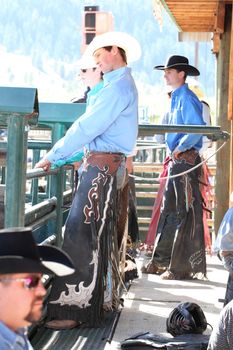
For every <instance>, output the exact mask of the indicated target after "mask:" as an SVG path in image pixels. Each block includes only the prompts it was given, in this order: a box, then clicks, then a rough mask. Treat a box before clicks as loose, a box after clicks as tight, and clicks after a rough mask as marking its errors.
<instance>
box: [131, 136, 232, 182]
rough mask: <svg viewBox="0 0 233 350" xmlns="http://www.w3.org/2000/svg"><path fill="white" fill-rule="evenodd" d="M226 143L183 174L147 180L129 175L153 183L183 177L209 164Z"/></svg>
mask: <svg viewBox="0 0 233 350" xmlns="http://www.w3.org/2000/svg"><path fill="white" fill-rule="evenodd" d="M226 143H227V141H225V142H224V143H223V144H222V145H221V146H220V147H219V148H218V149H217V150H216V151H215V152H214V153H212V154H211V155H210V156H209V157H207V158H206V159H204V160H203V161H202V162H201V163H199V164H197V165H195V166H194V167H192V168H190V169H189V170H186V171H183V172H182V173H179V174H175V175H171V176H164V177H159V178H145V177H140V176H136V175H133V174H129V176H131V177H134V178H135V179H136V180H145V179H146V180H148V181H153V182H160V181H161V180H167V179H174V178H175V177H179V176H183V175H185V174H188V173H190V172H191V171H193V170H195V169H197V168H199V167H200V166H202V164H204V163H207V162H208V160H209V159H210V158H212V157H213V156H214V155H215V154H217V153H218V152H219V151H220V150H221V149H222V148H223V147H224V146H225V144H226Z"/></svg>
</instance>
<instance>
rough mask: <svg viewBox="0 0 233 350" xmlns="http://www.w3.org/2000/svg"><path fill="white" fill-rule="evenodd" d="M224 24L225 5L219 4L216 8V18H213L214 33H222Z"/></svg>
mask: <svg viewBox="0 0 233 350" xmlns="http://www.w3.org/2000/svg"><path fill="white" fill-rule="evenodd" d="M224 22H225V3H224V2H219V3H218V6H217V11H216V16H215V24H214V30H215V33H223V32H224Z"/></svg>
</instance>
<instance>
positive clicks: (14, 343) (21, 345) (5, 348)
mask: <svg viewBox="0 0 233 350" xmlns="http://www.w3.org/2000/svg"><path fill="white" fill-rule="evenodd" d="M0 349H1V350H33V348H32V346H31V344H30V343H29V341H28V338H27V336H26V334H25V330H24V329H21V330H19V331H18V333H15V332H13V331H12V330H11V329H9V328H8V327H7V326H6V325H5V324H4V323H3V322H0Z"/></svg>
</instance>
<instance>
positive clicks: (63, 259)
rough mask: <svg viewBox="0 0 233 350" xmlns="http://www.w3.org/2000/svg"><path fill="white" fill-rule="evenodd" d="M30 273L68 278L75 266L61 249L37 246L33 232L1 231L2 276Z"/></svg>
mask: <svg viewBox="0 0 233 350" xmlns="http://www.w3.org/2000/svg"><path fill="white" fill-rule="evenodd" d="M27 272H28V273H36V272H40V273H45V274H56V275H57V276H66V275H70V274H72V273H73V272H74V266H73V263H72V261H71V259H70V258H69V256H68V255H67V254H66V253H65V252H63V251H62V250H61V249H59V248H56V247H52V246H48V245H43V246H42V245H37V244H36V242H35V240H34V238H33V235H32V230H31V228H25V227H23V228H8V229H4V230H0V274H10V273H27Z"/></svg>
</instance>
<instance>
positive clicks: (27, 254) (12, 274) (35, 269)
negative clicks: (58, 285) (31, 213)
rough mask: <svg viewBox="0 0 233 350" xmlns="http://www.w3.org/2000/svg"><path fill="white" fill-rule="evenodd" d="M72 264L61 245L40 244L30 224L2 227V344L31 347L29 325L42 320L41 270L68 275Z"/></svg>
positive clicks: (3, 347)
mask: <svg viewBox="0 0 233 350" xmlns="http://www.w3.org/2000/svg"><path fill="white" fill-rule="evenodd" d="M73 272H74V269H73V264H72V262H71V261H70V259H69V258H68V256H67V255H66V254H65V253H63V252H62V251H61V250H60V249H58V248H55V247H51V246H37V245H36V243H35V241H34V238H33V236H32V232H31V229H30V228H10V229H4V230H1V231H0V348H1V350H10V349H14V350H30V349H32V347H31V345H30V343H29V341H28V338H27V335H26V327H28V326H29V325H31V324H32V323H34V322H37V321H39V319H40V317H41V314H42V306H43V298H44V296H45V293H46V291H45V288H44V286H43V284H42V282H41V278H42V274H54V273H55V274H57V275H58V276H65V275H68V274H72V273H73Z"/></svg>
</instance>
